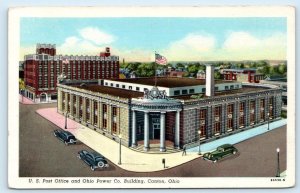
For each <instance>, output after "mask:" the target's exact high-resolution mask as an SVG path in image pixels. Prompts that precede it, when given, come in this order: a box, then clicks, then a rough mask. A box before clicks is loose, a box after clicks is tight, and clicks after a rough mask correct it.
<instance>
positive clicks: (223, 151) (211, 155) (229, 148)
mask: <svg viewBox="0 0 300 193" xmlns="http://www.w3.org/2000/svg"><path fill="white" fill-rule="evenodd" d="M237 152H238V150H237V149H236V148H235V147H234V146H233V145H231V144H224V145H221V146H219V147H218V148H217V149H216V150H215V151H213V152H208V153H205V154H204V155H203V159H204V160H210V161H212V162H214V163H215V162H217V161H218V160H220V159H222V158H223V157H226V156H230V155H232V154H236V153H237Z"/></svg>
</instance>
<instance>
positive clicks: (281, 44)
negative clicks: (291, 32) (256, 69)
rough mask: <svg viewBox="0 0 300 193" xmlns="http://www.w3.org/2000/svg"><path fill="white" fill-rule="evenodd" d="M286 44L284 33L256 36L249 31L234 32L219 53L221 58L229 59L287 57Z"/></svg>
mask: <svg viewBox="0 0 300 193" xmlns="http://www.w3.org/2000/svg"><path fill="white" fill-rule="evenodd" d="M286 44H287V39H286V34H284V33H273V34H272V35H270V36H268V37H255V36H254V35H252V34H250V33H248V32H243V31H242V32H232V33H230V34H229V36H228V37H227V38H226V40H225V41H224V44H223V47H222V48H221V50H219V52H218V53H219V56H220V58H221V59H227V60H264V59H286V48H287V45H286ZM230 58H232V59H230Z"/></svg>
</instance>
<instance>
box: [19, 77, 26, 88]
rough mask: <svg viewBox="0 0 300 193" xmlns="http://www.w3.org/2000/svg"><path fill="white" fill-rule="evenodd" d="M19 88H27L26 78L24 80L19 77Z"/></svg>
mask: <svg viewBox="0 0 300 193" xmlns="http://www.w3.org/2000/svg"><path fill="white" fill-rule="evenodd" d="M19 89H20V90H25V83H24V80H22V79H21V78H19Z"/></svg>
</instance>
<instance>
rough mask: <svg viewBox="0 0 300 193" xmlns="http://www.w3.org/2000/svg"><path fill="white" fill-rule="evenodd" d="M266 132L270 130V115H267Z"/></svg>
mask: <svg viewBox="0 0 300 193" xmlns="http://www.w3.org/2000/svg"><path fill="white" fill-rule="evenodd" d="M268 130H270V113H268Z"/></svg>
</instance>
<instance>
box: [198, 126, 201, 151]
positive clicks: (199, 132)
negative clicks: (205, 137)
mask: <svg viewBox="0 0 300 193" xmlns="http://www.w3.org/2000/svg"><path fill="white" fill-rule="evenodd" d="M198 134H199V150H198V155H201V151H200V138H201V131H200V130H199V131H198Z"/></svg>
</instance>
